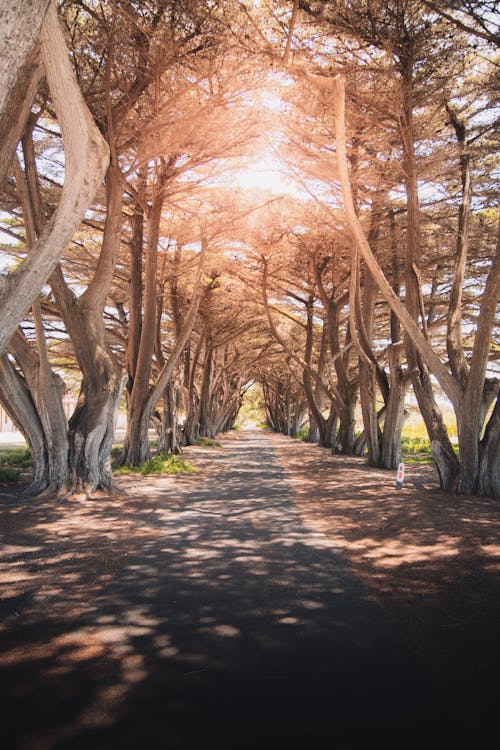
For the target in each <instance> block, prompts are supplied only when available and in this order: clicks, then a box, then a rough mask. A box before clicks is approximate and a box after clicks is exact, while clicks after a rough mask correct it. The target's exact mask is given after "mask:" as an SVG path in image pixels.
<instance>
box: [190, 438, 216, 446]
mask: <svg viewBox="0 0 500 750" xmlns="http://www.w3.org/2000/svg"><path fill="white" fill-rule="evenodd" d="M195 445H201V446H203V447H206V448H220V446H221V444H220V443H219V441H218V440H213V439H212V438H207V437H200V438H196V440H195Z"/></svg>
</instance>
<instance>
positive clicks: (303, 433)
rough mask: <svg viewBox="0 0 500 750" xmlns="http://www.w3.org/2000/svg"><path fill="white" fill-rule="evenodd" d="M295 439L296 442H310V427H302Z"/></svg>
mask: <svg viewBox="0 0 500 750" xmlns="http://www.w3.org/2000/svg"><path fill="white" fill-rule="evenodd" d="M293 437H294V438H295V440H302V442H304V443H306V442H307V441H308V440H309V427H308V426H307V425H306V426H305V427H301V428H300V430H299V431H298V432H297V433H296V434H295V435H294V436H293Z"/></svg>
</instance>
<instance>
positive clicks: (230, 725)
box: [0, 432, 452, 750]
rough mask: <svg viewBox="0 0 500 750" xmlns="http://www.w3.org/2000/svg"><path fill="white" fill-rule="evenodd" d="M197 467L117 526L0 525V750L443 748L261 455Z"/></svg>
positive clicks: (119, 516)
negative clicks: (209, 471)
mask: <svg viewBox="0 0 500 750" xmlns="http://www.w3.org/2000/svg"><path fill="white" fill-rule="evenodd" d="M213 460H214V462H215V463H217V464H218V471H217V473H216V474H215V475H213V476H211V477H206V478H205V479H201V480H200V479H199V478H196V480H193V479H187V480H186V481H183V480H180V482H179V483H171V484H170V485H169V487H170V489H168V488H167V489H166V490H162V491H161V492H160V491H159V490H158V491H157V492H156V493H149V494H148V495H145V494H144V493H142V494H141V492H140V491H139V494H138V495H137V497H133V498H129V499H127V500H125V501H124V502H123V504H122V505H123V507H122V508H121V510H120V512H118V509H117V507H116V501H109V502H108V503H102V504H100V503H99V502H98V501H96V502H95V505H94V506H93V507H90V510H89V505H90V506H92V503H90V504H89V503H87V504H86V505H85V507H84V509H83V510H81V511H79V510H78V509H76V510H75V511H74V512H73V513H71V514H70V516H69V517H68V514H67V506H66V508H65V509H64V506H60V507H58V506H54V505H53V506H51V505H50V503H48V502H47V501H44V502H41V503H40V504H38V505H37V501H33V503H34V504H33V506H32V507H31V509H30V508H29V507H28V505H26V506H25V507H24V508H22V509H21V510H20V511H19V512H20V513H21V514H26V518H29V517H31V525H28V522H27V521H26V523H24V524H21V525H20V526H19V525H18V524H16V523H14V522H13V525H12V528H11V530H10V531H9V527H8V526H7V534H6V547H5V548H4V553H3V559H1V562H2V563H3V566H4V568H3V569H4V571H7V573H8V572H9V571H10V573H11V574H12V572H13V571H14V575H13V578H12V575H11V579H10V583H11V588H9V589H4V595H5V596H6V598H4V599H3V602H2V615H3V617H2V622H3V624H2V627H1V629H0V654H1V653H2V652H4V658H3V663H2V661H1V658H2V657H1V656H0V691H1V692H0V706H1V709H2V713H3V716H2V728H3V729H2V732H3V737H6V736H7V737H10V739H9V740H8V742H9V744H8V745H7V748H8V750H28V748H30V749H31V748H33V749H34V748H36V750H63V749H64V750H70V749H71V750H79V749H84V748H85V749H89V750H90V748H92V750H100V749H102V750H104V749H106V750H115V749H119V750H121V749H122V748H131V749H132V748H138V749H139V750H156V749H157V748H158V749H159V748H162V749H165V750H167V749H170V748H182V749H187V748H189V749H191V748H200V749H201V748H207V749H208V750H210V749H211V748H214V749H215V748H217V750H220V749H222V748H233V749H234V750H240V749H241V748H255V749H256V750H258V748H259V745H260V744H262V743H264V742H265V743H266V746H268V747H273V748H285V747H289V746H290V744H300V745H302V747H304V748H305V749H306V750H309V749H310V750H316V749H317V748H331V749H332V750H333V749H335V750H336V749H339V750H341V749H342V748H346V749H347V748H362V747H370V746H376V745H377V744H384V745H385V747H398V748H404V749H405V750H406V748H411V747H424V746H425V747H427V748H433V747H446V746H447V745H446V744H443V743H442V741H441V740H440V739H438V738H439V737H443V736H446V735H447V733H448V731H449V728H448V727H447V719H446V711H445V708H444V701H443V699H442V697H441V696H440V695H439V694H438V691H437V689H436V688H435V686H433V684H432V681H431V678H430V676H429V674H428V673H427V672H426V670H425V668H424V666H423V665H422V664H421V663H420V662H419V661H418V660H417V658H416V657H415V656H414V655H413V654H412V653H411V651H410V650H409V649H408V648H407V646H406V644H405V643H404V641H403V639H402V637H401V635H400V634H399V633H398V631H397V628H396V626H395V625H394V624H393V623H391V622H390V621H389V620H388V618H387V617H386V616H385V615H384V613H383V612H382V611H381V610H380V609H379V608H377V606H376V605H375V603H374V602H373V601H372V600H371V599H370V597H369V595H368V592H367V591H366V589H365V588H364V587H363V585H362V584H361V583H360V582H359V580H358V579H357V578H356V577H355V576H354V575H353V574H352V572H351V571H350V570H349V567H348V565H347V564H346V562H345V561H344V560H343V559H342V557H341V556H340V555H339V553H338V552H337V551H336V549H335V547H334V546H332V543H331V542H329V541H328V539H327V538H326V537H324V536H323V535H322V534H321V533H317V532H314V531H311V530H310V529H308V528H306V527H305V526H304V524H303V522H302V520H301V516H300V514H299V513H298V511H297V509H296V507H295V506H294V503H293V492H292V490H291V488H290V486H289V485H288V484H287V478H286V474H285V472H284V471H283V469H282V468H281V466H280V464H279V462H278V459H277V457H276V454H275V451H274V448H273V445H272V442H271V440H270V439H269V438H268V437H267V436H266V435H265V434H263V433H260V432H245V433H241V434H239V435H238V436H237V437H236V438H235V439H233V440H228V441H225V443H224V450H223V451H220V452H216V453H214V458H213ZM179 487H180V488H181V492H180V494H179ZM113 503H114V504H113ZM11 512H12V513H14V509H13V506H12V509H11ZM12 518H14V517H13V516H12ZM33 521H34V523H33ZM19 529H20V530H19ZM96 538H99V539H100V540H101V549H102V555H99V554H97V553H95V552H94V553H93V555H94V556H93V558H89V554H90V553H89V548H90V549H93V546H92V545H94V544H95V540H96ZM125 543H126V546H124V545H125ZM125 550H126V551H125ZM89 559H92V560H94V563H93V564H94V566H95V579H93V578H92V577H91V576H90V573H89V572H88V571H87V572H85V571H86V569H87V568H88V567H89ZM9 566H10V567H9ZM12 566H14V567H12ZM16 572H17V579H16ZM27 572H28V573H30V575H31V576H32V578H29V579H28V574H27ZM23 576H24V577H23ZM1 580H4V581H5V580H7V582H9V578H8V576H7V579H5V578H4V579H1ZM2 586H3V584H2ZM12 586H13V587H14V588H12ZM40 592H42V594H41V593H40ZM431 738H433V740H432V741H431ZM450 746H452V743H451V742H450ZM4 747H5V745H4Z"/></svg>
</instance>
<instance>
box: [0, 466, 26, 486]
mask: <svg viewBox="0 0 500 750" xmlns="http://www.w3.org/2000/svg"><path fill="white" fill-rule="evenodd" d="M20 476H21V472H20V471H19V470H18V469H13V468H12V466H0V482H5V483H6V484H13V483H14V482H17V481H18V480H19V477H20Z"/></svg>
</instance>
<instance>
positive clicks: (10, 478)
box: [0, 448, 31, 484]
mask: <svg viewBox="0 0 500 750" xmlns="http://www.w3.org/2000/svg"><path fill="white" fill-rule="evenodd" d="M30 466H31V451H30V450H29V448H8V449H6V450H1V451H0V482H5V483H8V484H12V483H14V482H17V481H19V478H20V477H21V473H22V471H23V469H29V467H30Z"/></svg>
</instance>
